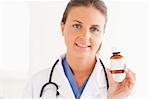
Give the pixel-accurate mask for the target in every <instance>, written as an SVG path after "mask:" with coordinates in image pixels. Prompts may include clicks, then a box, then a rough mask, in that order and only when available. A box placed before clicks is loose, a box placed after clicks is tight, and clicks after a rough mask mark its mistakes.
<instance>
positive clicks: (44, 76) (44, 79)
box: [31, 68, 51, 83]
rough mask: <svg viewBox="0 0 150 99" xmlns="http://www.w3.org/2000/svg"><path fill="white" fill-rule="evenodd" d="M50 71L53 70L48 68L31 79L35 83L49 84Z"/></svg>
mask: <svg viewBox="0 0 150 99" xmlns="http://www.w3.org/2000/svg"><path fill="white" fill-rule="evenodd" d="M50 71H51V68H46V69H43V70H41V71H39V72H37V73H36V74H34V75H33V76H32V77H31V80H32V82H33V83H34V82H35V83H37V82H38V83H40V82H47V81H48V80H49V75H50Z"/></svg>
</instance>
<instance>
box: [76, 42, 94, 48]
mask: <svg viewBox="0 0 150 99" xmlns="http://www.w3.org/2000/svg"><path fill="white" fill-rule="evenodd" d="M75 45H76V46H78V47H80V48H89V47H91V46H90V45H87V44H79V43H75Z"/></svg>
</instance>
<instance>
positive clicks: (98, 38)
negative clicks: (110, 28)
mask: <svg viewBox="0 0 150 99" xmlns="http://www.w3.org/2000/svg"><path fill="white" fill-rule="evenodd" d="M101 42H102V37H98V36H97V37H95V38H94V40H93V43H94V47H95V49H98V48H99V46H100V44H101Z"/></svg>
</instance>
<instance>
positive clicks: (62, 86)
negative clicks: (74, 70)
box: [52, 54, 75, 99]
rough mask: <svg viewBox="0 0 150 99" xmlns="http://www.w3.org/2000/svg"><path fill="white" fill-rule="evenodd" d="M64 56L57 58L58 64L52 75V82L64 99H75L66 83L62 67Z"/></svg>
mask: <svg viewBox="0 0 150 99" xmlns="http://www.w3.org/2000/svg"><path fill="white" fill-rule="evenodd" d="M64 56H65V54H64V55H62V56H61V57H59V62H58V64H57V66H56V68H55V73H54V74H53V75H54V76H53V78H52V79H53V80H52V81H54V82H55V83H56V84H57V85H58V92H59V94H61V95H62V96H63V97H64V99H75V96H74V94H73V91H72V89H71V86H70V84H69V82H68V79H67V77H66V75H65V73H64V69H63V66H62V59H63V58H64Z"/></svg>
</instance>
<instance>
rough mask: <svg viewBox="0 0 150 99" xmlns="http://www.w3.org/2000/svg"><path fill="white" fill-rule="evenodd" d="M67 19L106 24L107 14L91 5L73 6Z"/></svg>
mask: <svg viewBox="0 0 150 99" xmlns="http://www.w3.org/2000/svg"><path fill="white" fill-rule="evenodd" d="M67 20H69V21H73V20H79V21H81V22H83V23H91V24H105V16H104V15H103V14H102V13H101V12H100V11H99V10H98V9H96V8H94V7H92V6H90V7H84V6H79V7H72V8H71V9H70V11H69V13H68V17H67Z"/></svg>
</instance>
